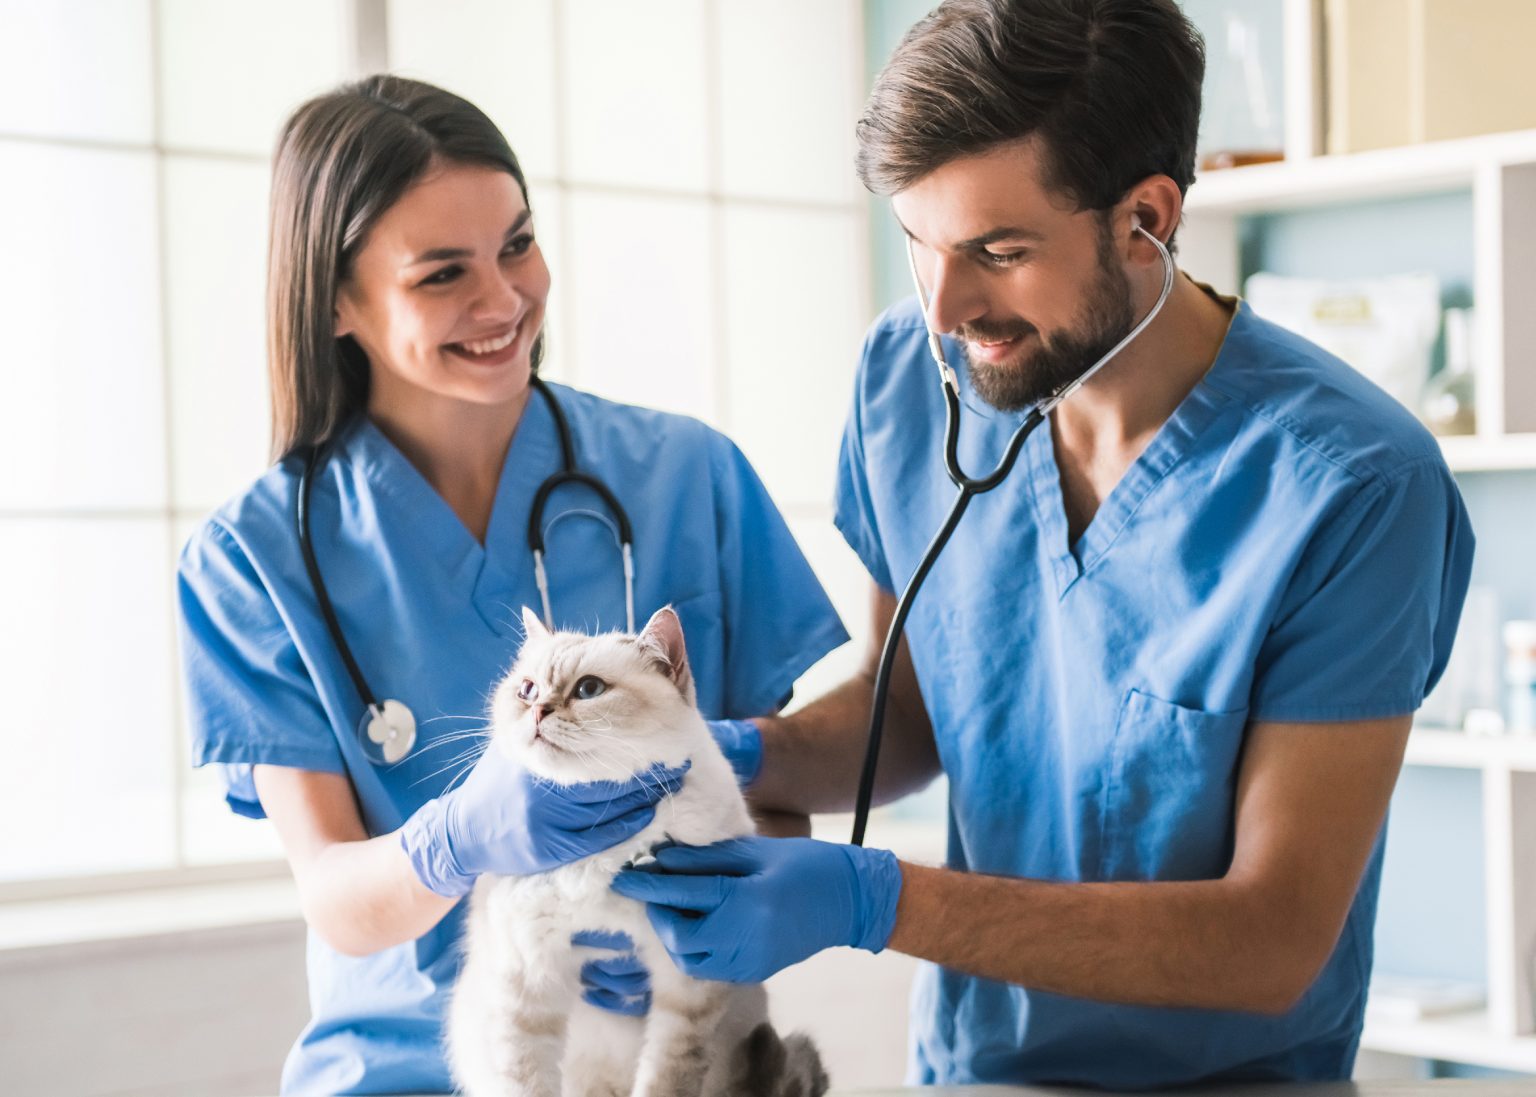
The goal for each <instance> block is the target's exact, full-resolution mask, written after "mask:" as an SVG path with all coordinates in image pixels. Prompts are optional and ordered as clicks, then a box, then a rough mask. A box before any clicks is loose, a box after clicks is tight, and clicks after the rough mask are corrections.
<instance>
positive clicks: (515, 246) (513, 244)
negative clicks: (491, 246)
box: [501, 232, 533, 256]
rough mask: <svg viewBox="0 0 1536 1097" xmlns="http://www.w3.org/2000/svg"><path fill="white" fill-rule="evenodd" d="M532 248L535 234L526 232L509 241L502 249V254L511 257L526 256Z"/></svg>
mask: <svg viewBox="0 0 1536 1097" xmlns="http://www.w3.org/2000/svg"><path fill="white" fill-rule="evenodd" d="M531 247H533V233H531V232H525V233H522V234H521V235H518V236H514V237H513V238H512V239H511V240H509V241H507V246H506V247H504V248H502V249H501V254H502V255H511V256H518V255H526V254H527V253H528V249H529V248H531Z"/></svg>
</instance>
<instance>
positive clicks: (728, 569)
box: [710, 432, 848, 717]
mask: <svg viewBox="0 0 1536 1097" xmlns="http://www.w3.org/2000/svg"><path fill="white" fill-rule="evenodd" d="M710 442H711V466H712V469H713V472H714V482H715V512H716V513H715V524H716V529H717V530H718V531H719V538H720V558H719V561H720V590H721V598H722V603H723V612H724V617H725V705H726V710H725V712H724V713H722V714H721V715H724V716H731V717H750V716H762V715H765V714H767V713H771V712H777V711H778V710H779V708H781V707H782V706H783V704H784V703H785V702H786V701H787V700H788V699H789V695H790V692H791V690H792V689H793V688H794V684H795V680H796V679H798V678H799V677H800V675H802V674H804V673H805V671H806V670H808V669H809V668H810V667H811V665H812V664H814V663H816V662H817V661H818V660H820V659H821V657H822V656H824V655H826V654H827V653H828V652H830V651H832V650H833V649H834V648H836V647H839V646H841V645H842V644H844V643H846V642H847V640H848V633H847V630H845V629H844V628H843V622H842V619H841V618H839V617H838V615H837V611H836V610H835V609H834V608H833V607H832V602H831V600H830V599H829V598H828V597H827V594H826V591H824V590H823V589H822V587H821V583H820V582H819V581H818V580H817V578H816V575H815V573H814V572H813V571H812V570H811V565H810V564H809V563H807V562H806V559H805V554H804V553H802V552H801V551H800V546H799V545H798V544H797V543H796V542H795V538H794V536H793V535H792V534H791V533H790V531H789V526H788V525H786V524H785V522H784V518H783V516H782V515H781V514H780V513H779V510H778V508H777V507H776V506H774V504H773V500H772V499H771V498H769V495H768V489H767V488H765V487H764V486H763V483H762V481H761V480H760V479H758V476H757V473H756V471H754V470H753V468H752V466H751V465H750V464H749V463H748V462H747V459H746V457H745V456H743V454H742V452H741V451H740V450H739V449H737V448H736V446H735V444H734V443H732V442H731V441H730V440H729V439H727V438H725V437H724V436H722V435H718V434H714V433H713V432H711V437H710Z"/></svg>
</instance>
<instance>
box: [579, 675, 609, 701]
mask: <svg viewBox="0 0 1536 1097" xmlns="http://www.w3.org/2000/svg"><path fill="white" fill-rule="evenodd" d="M607 692H608V683H607V682H605V681H603V680H602V679H601V678H594V677H592V675H590V674H589V675H587V676H586V677H585V678H583V679H582V680H581V681H579V682H577V683H576V688H575V690H573V691H572V696H574V697H575V698H576V700H578V701H590V700H592V698H594V697H601V696H602V695H603V694H605V693H607Z"/></svg>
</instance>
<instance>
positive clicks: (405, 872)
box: [295, 833, 458, 956]
mask: <svg viewBox="0 0 1536 1097" xmlns="http://www.w3.org/2000/svg"><path fill="white" fill-rule="evenodd" d="M295 878H296V879H297V880H298V884H299V894H300V897H301V900H302V902H303V905H304V918H305V920H306V921H307V922H308V923H309V925H310V928H311V929H313V930H314V931H315V932H316V933H318V934H320V936H321V937H322V938H324V939H325V941H326V943H327V944H329V945H330V946H331V947H332V948H334V949H336V950H337V951H338V952H342V953H345V954H346V955H348V956H365V955H367V954H368V953H371V952H378V951H379V950H380V949H385V948H390V947H391V946H393V945H398V944H403V943H404V942H406V941H414V940H415V939H416V938H418V937H420V936H421V935H422V934H424V933H426V932H427V931H428V930H430V929H431V928H432V927H433V926H435V925H437V923H438V922H440V921H442V920H443V917H444V915H446V914H447V913H448V912H449V911H450V910H452V909H453V906H454V904H455V903H456V902H457V901H458V900H456V899H449V898H445V897H444V896H441V895H438V894H437V893H435V892H432V891H428V890H427V888H426V887H425V886H424V885H423V884H422V883H421V881H420V880H418V879H417V878H416V873H415V870H414V869H412V868H411V862H410V860H409V858H407V857H406V855H405V851H404V850H403V849H402V848H401V847H400V836H399V834H398V833H391V834H381V835H379V837H377V838H368V839H365V840H362V841H356V842H335V843H332V844H331V845H329V846H326V847H325V848H324V849H323V850H321V851H319V852H318V853H317V854H316V855H315V856H314V857H313V858H311V859H310V860H308V861H307V862H306V863H305V864H303V865H302V866H295Z"/></svg>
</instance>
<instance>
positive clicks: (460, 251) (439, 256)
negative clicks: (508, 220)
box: [406, 210, 533, 267]
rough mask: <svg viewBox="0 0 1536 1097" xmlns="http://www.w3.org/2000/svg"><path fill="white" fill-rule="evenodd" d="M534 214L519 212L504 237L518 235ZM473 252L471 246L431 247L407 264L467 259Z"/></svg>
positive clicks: (508, 238) (411, 265) (527, 211)
mask: <svg viewBox="0 0 1536 1097" xmlns="http://www.w3.org/2000/svg"><path fill="white" fill-rule="evenodd" d="M532 216H533V213H532V211H530V210H523V212H522V213H520V214H518V215H517V220H515V221H513V222H512V227H511V228H509V229H508V230H507V234H506V236H505V237H504V239H506V240H510V239H511V238H512V237H514V236H516V235H517V232H518V230H519V229H521V228H522V227H523V226H524V225H526V224H527V223H528V218H530V217H532ZM473 254H474V252H473V251H471V250H470V249H469V248H429V249H427V250H426V251H424V252H422V253H421V254H420V255H418V256H417V257H416V258H414V259H412V260H411V261H410V262H409V263H407V264H406V266H408V267H414V266H417V265H418V264H421V263H440V262H442V261H443V260H444V259H467V258H469V257H470V256H471V255H473Z"/></svg>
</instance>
